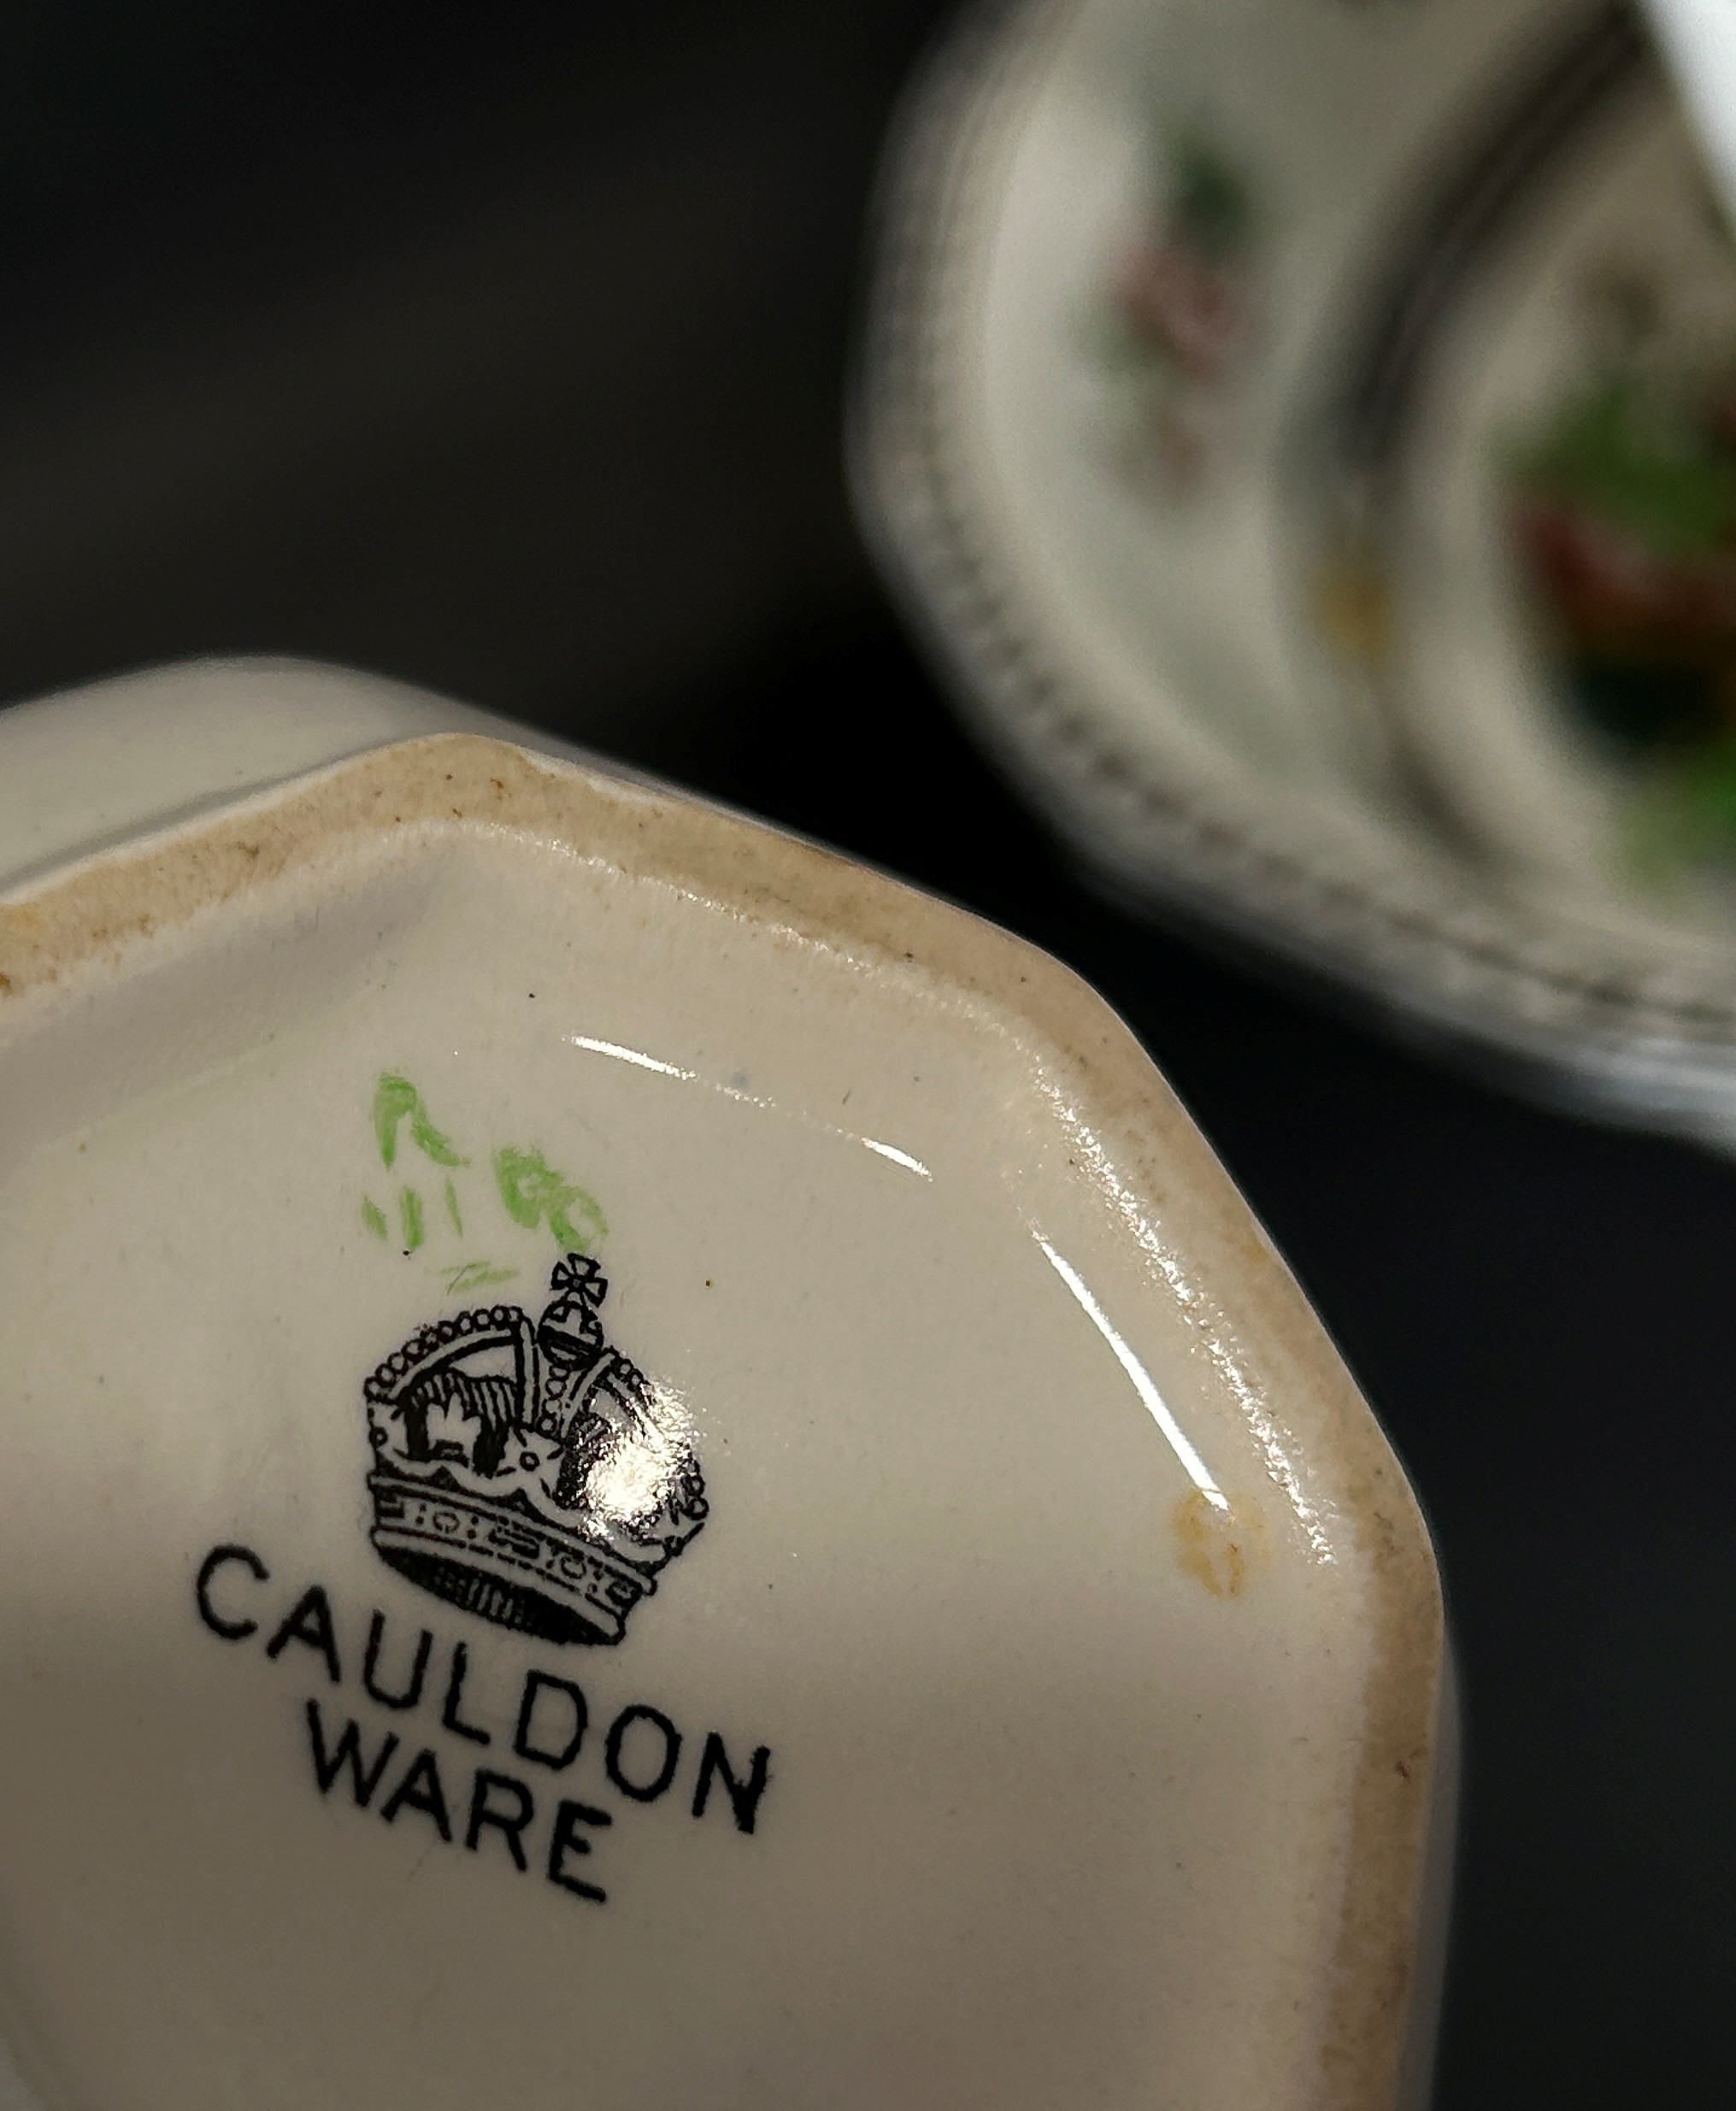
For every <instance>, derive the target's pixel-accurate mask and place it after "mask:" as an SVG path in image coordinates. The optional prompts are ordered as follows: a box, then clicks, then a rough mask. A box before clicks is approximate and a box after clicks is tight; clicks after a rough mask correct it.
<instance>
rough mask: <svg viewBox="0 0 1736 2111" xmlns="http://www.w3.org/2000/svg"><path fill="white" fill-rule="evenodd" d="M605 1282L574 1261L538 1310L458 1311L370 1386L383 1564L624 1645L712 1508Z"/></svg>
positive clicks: (581, 1258)
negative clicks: (610, 1312)
mask: <svg viewBox="0 0 1736 2111" xmlns="http://www.w3.org/2000/svg"><path fill="white" fill-rule="evenodd" d="M608 1289H609V1285H608V1282H607V1280H606V1279H605V1278H604V1276H603V1272H602V1270H601V1268H599V1267H598V1266H597V1262H596V1261H593V1260H591V1259H589V1258H588V1257H586V1255H581V1254H568V1255H567V1256H566V1257H565V1259H563V1260H562V1261H558V1262H557V1263H556V1267H555V1270H554V1273H553V1275H552V1276H551V1278H550V1293H551V1295H550V1302H549V1303H548V1304H547V1306H546V1307H545V1308H544V1311H543V1314H542V1316H541V1318H540V1319H539V1320H535V1321H533V1320H532V1319H531V1318H530V1316H529V1314H527V1313H526V1312H525V1311H524V1310H523V1309H522V1308H521V1307H520V1306H517V1305H494V1306H491V1307H487V1308H479V1309H477V1310H475V1311H473V1312H461V1313H459V1314H456V1316H455V1317H453V1318H450V1319H446V1320H439V1321H438V1322H436V1323H435V1324H433V1325H431V1326H425V1327H423V1328H422V1329H421V1332H418V1333H416V1334H415V1335H413V1336H412V1337H411V1338H410V1339H409V1341H407V1342H406V1343H405V1344H403V1347H402V1348H401V1349H399V1350H397V1351H396V1352H395V1353H394V1354H393V1355H390V1356H388V1357H387V1358H386V1360H385V1362H384V1363H382V1364H381V1365H380V1367H379V1368H378V1369H377V1370H376V1371H375V1372H374V1374H373V1375H372V1376H371V1377H370V1378H369V1379H368V1381H367V1384H366V1386H365V1388H364V1391H365V1394H366V1397H367V1402H368V1439H369V1442H370V1444H372V1446H373V1449H374V1465H373V1469H372V1471H371V1472H370V1473H369V1474H368V1492H369V1494H370V1496H371V1497H372V1498H373V1503H374V1526H373V1530H372V1533H371V1537H372V1538H373V1541H374V1547H375V1549H377V1550H378V1552H379V1554H380V1557H381V1558H382V1560H384V1561H387V1562H389V1563H390V1564H391V1567H393V1568H395V1569H397V1570H398V1571H399V1572H400V1573H403V1575H405V1576H407V1577H409V1579H410V1580H411V1581H412V1582H413V1583H415V1584H418V1585H421V1588H422V1589H423V1590H425V1591H433V1593H434V1594H435V1596H438V1597H442V1598H444V1599H447V1600H449V1601H450V1602H451V1603H452V1604H454V1605H458V1606H462V1607H463V1608H464V1609H465V1610H466V1611H468V1612H472V1613H475V1614H479V1615H480V1617H481V1618H483V1619H484V1620H493V1621H495V1622H496V1623H497V1625H499V1626H503V1627H512V1628H517V1629H520V1630H521V1631H522V1632H525V1633H527V1634H533V1635H538V1636H540V1637H541V1638H543V1639H544V1640H546V1641H550V1642H603V1643H613V1642H619V1641H620V1640H621V1636H622V1635H623V1634H624V1633H625V1632H626V1628H627V1615H628V1614H630V1613H631V1612H632V1610H633V1607H634V1606H635V1605H637V1604H638V1601H639V1600H640V1599H641V1598H642V1597H646V1596H650V1593H651V1592H652V1591H655V1590H656V1580H655V1579H656V1574H657V1572H658V1571H659V1570H660V1569H662V1567H665V1566H666V1564H667V1563H668V1562H669V1561H671V1560H673V1559H674V1556H675V1555H678V1554H680V1552H681V1550H682V1549H683V1548H684V1547H685V1546H686V1544H687V1543H688V1541H689V1540H690V1539H691V1538H692V1537H693V1535H694V1534H695V1533H696V1532H697V1531H698V1530H699V1529H700V1527H701V1526H703V1523H704V1521H705V1516H706V1502H705V1484H704V1481H703V1478H702V1476H701V1474H700V1471H699V1465H698V1461H697V1458H696V1457H695V1456H694V1454H693V1449H692V1444H691V1438H690V1436H689V1433H688V1430H687V1427H686V1421H685V1419H684V1418H683V1416H682V1415H681V1414H680V1409H679V1407H678V1406H677V1405H676V1403H675V1402H674V1401H673V1400H671V1399H670V1398H669V1397H668V1396H667V1394H665V1393H664V1392H662V1391H660V1389H659V1388H657V1387H656V1386H655V1385H652V1384H651V1382H650V1380H649V1379H646V1378H645V1376H644V1373H642V1372H641V1371H639V1370H638V1367H636V1366H635V1365H634V1364H633V1363H632V1362H630V1361H628V1359H627V1357H626V1356H624V1355H621V1352H620V1350H616V1349H615V1348H612V1347H611V1346H610V1345H609V1342H608V1341H607V1339H606V1338H605V1337H604V1334H603V1324H602V1321H601V1320H600V1318H599V1317H598V1312H599V1308H600V1307H601V1306H602V1303H603V1298H604V1297H605V1296H606V1295H607V1293H608Z"/></svg>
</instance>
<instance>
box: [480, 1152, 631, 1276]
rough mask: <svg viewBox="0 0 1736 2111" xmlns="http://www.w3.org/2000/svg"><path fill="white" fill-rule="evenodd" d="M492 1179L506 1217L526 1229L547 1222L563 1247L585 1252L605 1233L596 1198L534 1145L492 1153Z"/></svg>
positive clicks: (605, 1226) (600, 1207) (605, 1220)
mask: <svg viewBox="0 0 1736 2111" xmlns="http://www.w3.org/2000/svg"><path fill="white" fill-rule="evenodd" d="M494 1179H495V1185H497V1187H498V1188H499V1190H500V1199H501V1201H502V1202H503V1203H505V1205H506V1214H508V1216H509V1217H510V1218H511V1219H512V1220H513V1222H514V1223H515V1224H521V1225H523V1226H524V1227H525V1229H526V1230H527V1231H534V1230H535V1229H536V1227H537V1226H538V1225H539V1224H542V1223H544V1222H546V1223H547V1225H548V1227H549V1229H550V1232H552V1233H553V1235H554V1237H555V1238H556V1240H557V1241H558V1242H559V1243H560V1244H561V1245H562V1246H564V1247H567V1248H569V1249H571V1250H574V1251H577V1252H580V1253H586V1252H589V1251H590V1250H591V1249H592V1248H593V1247H595V1246H597V1245H598V1244H601V1243H602V1241H603V1238H605V1237H606V1236H607V1234H608V1231H609V1223H608V1220H607V1219H606V1218H605V1217H604V1216H603V1208H602V1205H601V1204H600V1203H598V1202H597V1199H596V1197H594V1196H591V1195H587V1194H586V1191H585V1190H584V1189H583V1188H582V1187H576V1186H574V1184H573V1182H572V1181H570V1180H569V1179H568V1178H567V1176H566V1174H565V1173H557V1172H556V1170H555V1168H554V1167H552V1166H551V1165H550V1163H549V1162H548V1161H547V1160H546V1159H545V1158H544V1156H543V1154H542V1153H541V1151H539V1150H536V1149H535V1148H534V1147H533V1148H531V1149H530V1150H517V1149H515V1147H514V1146H513V1145H511V1144H508V1145H507V1146H505V1148H504V1149H503V1150H497V1151H496V1153H495V1154H494ZM575 1215H576V1216H577V1219H578V1222H576V1223H575V1222H574V1216H575Z"/></svg>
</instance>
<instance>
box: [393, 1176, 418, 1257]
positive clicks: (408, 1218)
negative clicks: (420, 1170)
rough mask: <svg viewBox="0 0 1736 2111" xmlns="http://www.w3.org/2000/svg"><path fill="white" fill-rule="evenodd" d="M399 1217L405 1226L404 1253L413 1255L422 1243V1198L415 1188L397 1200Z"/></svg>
mask: <svg viewBox="0 0 1736 2111" xmlns="http://www.w3.org/2000/svg"><path fill="white" fill-rule="evenodd" d="M397 1208H398V1216H399V1218H400V1220H402V1222H403V1243H404V1251H405V1252H406V1253H410V1254H413V1253H414V1252H415V1250H416V1249H417V1247H418V1246H420V1245H421V1243H422V1239H423V1237H424V1236H425V1235H424V1232H423V1229H422V1198H421V1196H420V1195H418V1194H417V1192H416V1191H415V1188H413V1187H407V1188H406V1189H405V1190H404V1191H403V1194H402V1195H400V1196H399V1197H398V1200H397Z"/></svg>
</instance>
